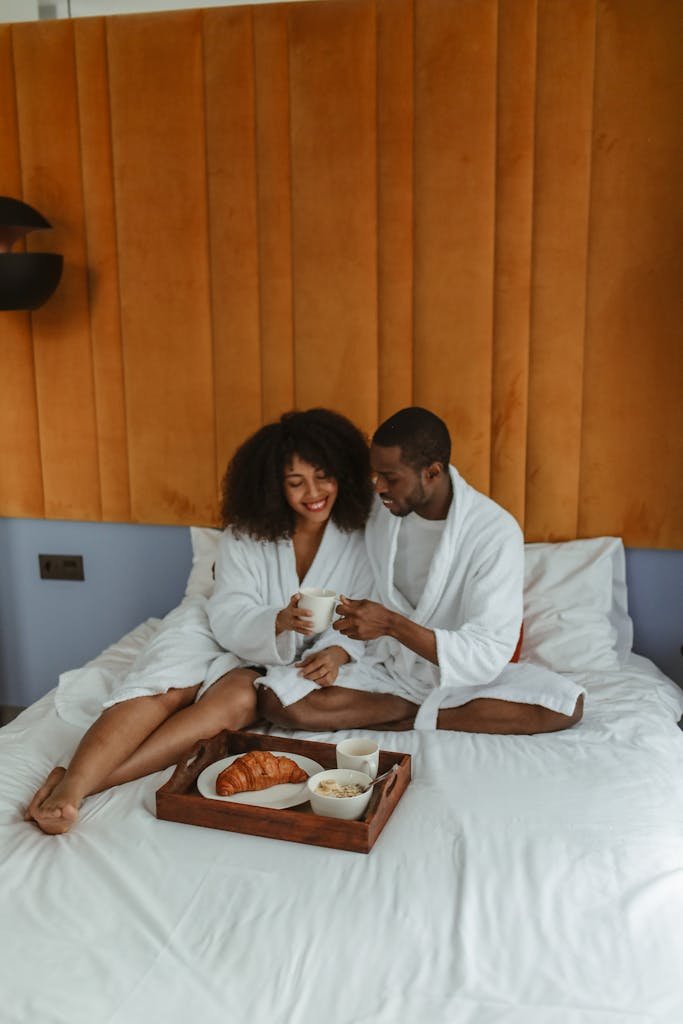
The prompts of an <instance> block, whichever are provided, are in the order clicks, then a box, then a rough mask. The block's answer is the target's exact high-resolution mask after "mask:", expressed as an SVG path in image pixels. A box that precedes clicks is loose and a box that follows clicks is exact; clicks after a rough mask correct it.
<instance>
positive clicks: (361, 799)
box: [307, 768, 372, 821]
mask: <svg viewBox="0 0 683 1024" xmlns="http://www.w3.org/2000/svg"><path fill="white" fill-rule="evenodd" d="M324 779H333V780H334V781H335V782H338V783H339V785H340V786H348V785H350V784H351V783H354V782H355V783H356V784H357V785H361V786H367V785H369V783H370V782H372V779H371V778H370V776H369V775H366V774H365V772H356V771H354V770H353V769H352V768H330V769H329V771H326V772H318V773H317V774H316V775H311V777H310V779H309V780H308V782H307V786H308V794H309V800H310V801H311V807H312V808H313V810H314V811H315V813H316V814H322V815H324V816H325V817H326V818H344V820H345V821H355V820H356V819H357V818H361V817H362V816H363V814H364V813H365V808H366V807H367V806H368V804H369V803H370V797H371V796H372V789H368V790H367V792H365V793H359V794H358V796H323V795H322V793H318V792H317V788H318V786H319V785H320V783H321V782H322V781H323V780H324Z"/></svg>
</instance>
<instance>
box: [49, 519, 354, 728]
mask: <svg viewBox="0 0 683 1024" xmlns="http://www.w3.org/2000/svg"><path fill="white" fill-rule="evenodd" d="M215 571H216V581H215V587H214V593H213V596H212V597H210V598H208V599H207V598H206V597H202V596H195V597H186V598H185V599H184V600H183V601H182V603H181V604H180V605H178V607H177V608H174V609H173V611H171V612H169V614H168V615H167V616H166V618H165V619H163V621H162V622H161V623H158V621H153V622H152V621H150V623H149V629H148V634H151V635H149V639H148V641H147V643H146V644H145V645H144V647H143V648H142V650H140V652H139V653H138V655H137V657H136V658H135V661H134V662H133V665H132V666H131V669H130V671H129V672H128V673H127V674H126V675H124V676H121V675H117V674H116V672H115V670H114V671H109V670H107V671H103V670H102V669H100V668H95V667H93V666H91V665H85V666H84V667H83V668H80V669H75V670H74V671H71V672H64V673H62V675H61V676H60V680H59V686H58V689H57V697H56V704H57V710H58V712H59V714H60V716H61V717H62V718H64V719H65V720H66V721H69V722H71V723H72V724H74V725H81V726H83V725H89V724H91V722H92V721H94V719H95V718H96V717H97V716H98V714H99V712H100V711H101V710H102V708H107V707H110V706H111V705H113V704H118V703H120V702H121V701H125V700H130V699H132V698H134V697H145V696H153V695H155V694H158V693H166V691H167V690H169V689H171V688H173V689H177V688H184V687H190V686H196V685H197V684H198V683H201V686H200V689H199V691H198V693H197V697H196V699H197V700H199V699H200V698H201V697H202V696H203V695H204V694H205V693H206V691H207V690H208V688H209V687H210V686H211V685H212V684H213V683H214V682H216V680H217V679H219V678H220V677H221V676H222V675H224V674H225V673H226V672H229V671H230V670H231V669H233V668H237V667H239V666H244V665H255V666H263V667H264V668H265V669H266V670H267V671H266V672H265V674H264V676H262V677H261V682H263V683H266V684H267V685H268V686H269V687H271V688H272V689H273V690H274V691H275V692H276V693H277V695H278V697H279V698H280V700H281V701H282V703H283V704H285V705H286V704H290V703H292V702H293V701H295V700H299V699H300V697H304V696H306V694H308V693H310V692H311V691H312V690H314V689H317V686H316V684H315V683H312V682H309V681H308V680H306V679H304V678H303V677H302V676H300V675H299V669H298V668H297V667H296V666H295V665H294V664H293V663H294V662H295V661H298V660H299V659H300V658H302V657H303V656H305V655H306V654H308V653H313V652H315V651H319V650H323V649H324V648H326V647H331V646H332V645H336V646H338V647H343V648H344V649H345V650H346V651H347V652H348V653H349V655H350V657H351V659H352V660H351V662H350V663H348V664H346V665H342V667H341V669H340V672H339V677H338V679H337V683H338V684H339V685H347V686H350V685H355V684H354V683H353V681H352V680H353V669H354V665H355V662H356V660H357V659H358V657H359V656H360V655H361V654H362V652H363V650H364V645H363V644H362V643H361V642H360V641H358V640H351V639H349V638H348V637H345V636H343V634H341V633H337V632H335V631H334V630H333V629H332V628H331V627H330V628H329V629H327V630H326V631H325V632H324V633H321V634H320V635H319V636H314V637H313V638H304V637H303V636H301V635H300V634H297V633H293V632H286V633H281V634H280V636H279V637H277V638H276V636H275V617H276V615H277V613H278V612H279V611H280V609H281V608H284V607H285V606H286V605H287V604H289V600H290V598H291V597H292V595H293V594H295V593H297V591H298V590H299V589H300V587H302V586H305V587H321V588H324V589H326V590H334V591H336V593H338V594H344V595H345V596H346V597H366V596H367V594H368V593H369V592H370V589H371V585H372V573H371V570H370V566H369V563H368V558H367V553H366V550H365V541H364V538H363V533H362V531H360V530H356V531H354V532H352V533H344V532H342V531H341V530H339V529H338V527H337V526H335V524H334V523H333V522H332V521H329V522H328V524H327V526H326V528H325V533H324V534H323V538H322V541H321V542H320V547H319V548H318V551H317V553H316V556H315V558H314V560H313V562H312V564H311V566H310V568H309V570H308V572H307V574H306V576H305V578H304V579H303V580H301V581H299V579H298V577H297V573H296V562H295V558H294V547H293V544H292V542H291V540H282V541H277V542H270V541H257V540H252V539H251V538H249V537H245V536H239V537H237V536H235V535H234V534H233V533H232V531H231V530H229V529H228V530H225V531H224V532H223V534H222V535H221V538H220V541H219V547H218V555H217V560H216V570H215ZM114 669H115V666H114Z"/></svg>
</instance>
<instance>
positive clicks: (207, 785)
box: [197, 750, 323, 810]
mask: <svg viewBox="0 0 683 1024" xmlns="http://www.w3.org/2000/svg"><path fill="white" fill-rule="evenodd" d="M270 753H271V754H274V755H275V757H291V759H292V761H294V762H295V763H296V764H298V765H299V768H303V770H304V771H305V772H307V773H308V775H309V776H310V775H315V774H316V772H321V771H323V768H322V765H319V764H318V762H317V761H312V760H311V758H310V757H303V756H302V755H301V754H288V753H286V752H285V751H283V750H271V751H270ZM243 756H244V754H233V755H232V757H224V758H223V759H222V760H221V761H214V763H213V764H210V765H209V767H208V768H205V769H204V771H203V772H202V773H201V775H200V776H199V778H198V779H197V789H198V790H199V792H200V793H201V794H202V796H205V797H207V798H208V799H209V800H227V801H228V802H229V803H234V804H251V805H252V806H254V807H272V808H274V809H277V810H281V809H283V808H284V807H296V806H297V804H303V803H305V802H306V801H307V800H308V788H307V786H306V783H305V782H285V783H281V784H280V785H279V786H269V788H268V789H257V790H252V791H251V792H249V793H235V795H234V796H219V795H218V793H217V792H216V779H217V778H218V776H219V775H220V773H221V772H222V771H223V769H224V768H227V767H228V765H229V764H232V762H233V761H236V760H237V758H238V757H243Z"/></svg>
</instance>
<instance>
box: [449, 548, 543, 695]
mask: <svg viewBox="0 0 683 1024" xmlns="http://www.w3.org/2000/svg"><path fill="white" fill-rule="evenodd" d="M476 562H477V564H476V566H475V567H474V568H473V571H472V574H471V576H470V577H469V579H468V580H467V583H466V588H467V589H466V596H465V622H464V624H463V625H462V626H460V627H459V628H458V629H455V630H449V629H435V630H434V633H435V635H436V650H437V657H438V663H439V670H440V671H439V685H440V686H442V687H446V686H449V687H450V686H455V687H457V686H475V685H481V684H483V683H489V682H491V681H492V680H493V679H495V678H496V677H497V676H498V675H499V674H500V672H502V670H503V668H504V667H505V665H507V663H508V662H509V660H510V658H511V657H512V655H513V653H514V650H515V647H516V645H517V641H518V639H519V630H520V625H521V622H522V615H523V592H524V541H523V538H522V534H521V532H520V531H514V532H512V531H511V532H510V533H509V534H508V535H507V536H506V537H505V538H504V539H503V543H501V542H500V540H499V542H498V543H497V544H495V545H488V546H487V548H486V549H485V550H484V551H483V552H482V554H481V555H480V557H479V558H478V559H476Z"/></svg>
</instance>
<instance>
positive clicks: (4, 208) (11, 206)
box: [0, 196, 64, 310]
mask: <svg viewBox="0 0 683 1024" xmlns="http://www.w3.org/2000/svg"><path fill="white" fill-rule="evenodd" d="M50 227H52V225H51V224H50V222H49V221H47V220H45V218H44V217H43V216H42V214H40V213H38V211H37V210H34V209H33V207H32V206H29V205H28V204H27V203H22V202H21V201H20V200H19V199H9V198H8V197H7V196H0V310H3V309H37V308H38V306H42V304H43V303H44V302H46V301H47V300H48V299H49V298H50V296H51V295H52V293H53V291H54V290H55V288H56V287H57V285H58V284H59V280H60V278H61V276H62V267H63V264H64V257H63V256H59V255H57V253H53V252H10V249H11V248H12V246H13V245H14V243H15V242H16V241H17V240H18V239H19V238H23V236H24V235H26V234H28V232H29V231H36V230H37V229H40V228H50Z"/></svg>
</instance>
